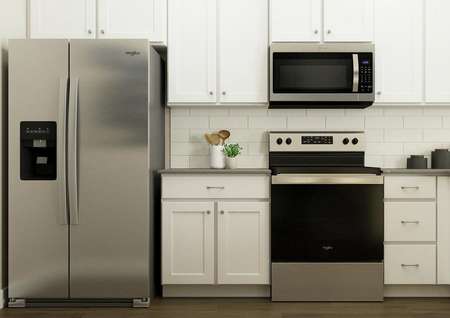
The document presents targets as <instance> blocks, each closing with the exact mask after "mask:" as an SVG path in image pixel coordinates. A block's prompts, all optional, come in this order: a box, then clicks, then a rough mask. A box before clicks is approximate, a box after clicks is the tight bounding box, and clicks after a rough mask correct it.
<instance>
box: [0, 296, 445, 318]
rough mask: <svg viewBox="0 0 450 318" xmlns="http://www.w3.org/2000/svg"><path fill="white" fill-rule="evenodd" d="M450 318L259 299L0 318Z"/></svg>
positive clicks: (414, 304)
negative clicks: (272, 301)
mask: <svg viewBox="0 0 450 318" xmlns="http://www.w3.org/2000/svg"><path fill="white" fill-rule="evenodd" d="M3 317H12V318H22V317H23V318H144V317H148V318H178V317H179V318H210V317H214V318H238V317H239V318H241V317H243V318H356V317H364V318H366V317H367V318H377V317H389V318H407V317H408V318H418V317H424V318H441V317H442V318H449V317H450V299H406V300H405V299H389V300H386V301H385V302H383V303H271V302H270V301H268V300H261V299H219V300H217V299H214V300H205V299H163V300H161V299H157V300H155V301H154V302H153V304H152V305H151V308H148V309H125V308H117V309H106V308H99V309H77V308H74V309H4V310H1V311H0V318H3Z"/></svg>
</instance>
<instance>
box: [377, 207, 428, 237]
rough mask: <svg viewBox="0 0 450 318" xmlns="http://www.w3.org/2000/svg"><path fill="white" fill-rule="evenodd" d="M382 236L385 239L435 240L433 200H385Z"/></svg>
mask: <svg viewBox="0 0 450 318" xmlns="http://www.w3.org/2000/svg"><path fill="white" fill-rule="evenodd" d="M384 207H385V210H384V213H385V218H384V219H385V223H384V237H385V240H386V241H408V242H413V241H416V242H418V241H422V242H423V241H435V240H436V203H435V202H386V203H385V205H384Z"/></svg>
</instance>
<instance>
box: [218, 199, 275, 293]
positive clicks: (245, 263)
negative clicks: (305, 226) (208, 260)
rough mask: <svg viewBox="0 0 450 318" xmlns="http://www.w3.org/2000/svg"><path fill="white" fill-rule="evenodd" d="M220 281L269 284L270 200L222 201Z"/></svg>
mask: <svg viewBox="0 0 450 318" xmlns="http://www.w3.org/2000/svg"><path fill="white" fill-rule="evenodd" d="M217 237H218V243H217V244H218V251H217V254H218V256H217V257H218V260H217V261H218V264H217V268H218V274H217V276H218V284H269V283H270V279H269V267H270V258H269V244H270V243H269V203H268V202H219V203H218V234H217Z"/></svg>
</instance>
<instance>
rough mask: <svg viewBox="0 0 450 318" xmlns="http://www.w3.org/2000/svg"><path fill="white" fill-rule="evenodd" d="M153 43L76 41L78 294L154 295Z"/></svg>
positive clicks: (72, 190) (73, 241)
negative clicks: (151, 263)
mask: <svg viewBox="0 0 450 318" xmlns="http://www.w3.org/2000/svg"><path fill="white" fill-rule="evenodd" d="M148 49H149V48H148V42H147V41H145V40H101V41H91V40H73V41H71V43H70V70H71V88H70V97H69V118H68V120H69V128H68V139H69V143H68V175H69V177H68V192H69V202H70V204H69V207H70V219H71V226H70V228H71V234H70V235H71V236H70V294H71V297H72V298H138V297H148V293H149V278H148V277H149V204H148V202H149V197H148V196H149V190H148V187H149V185H148V177H149V173H148V117H147V116H148V76H147V75H148Z"/></svg>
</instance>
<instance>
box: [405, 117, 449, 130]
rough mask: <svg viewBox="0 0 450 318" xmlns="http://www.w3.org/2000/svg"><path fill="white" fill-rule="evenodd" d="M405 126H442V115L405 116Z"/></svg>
mask: <svg viewBox="0 0 450 318" xmlns="http://www.w3.org/2000/svg"><path fill="white" fill-rule="evenodd" d="M404 123H405V128H441V127H442V117H429V116H421V117H405V118H404Z"/></svg>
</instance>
